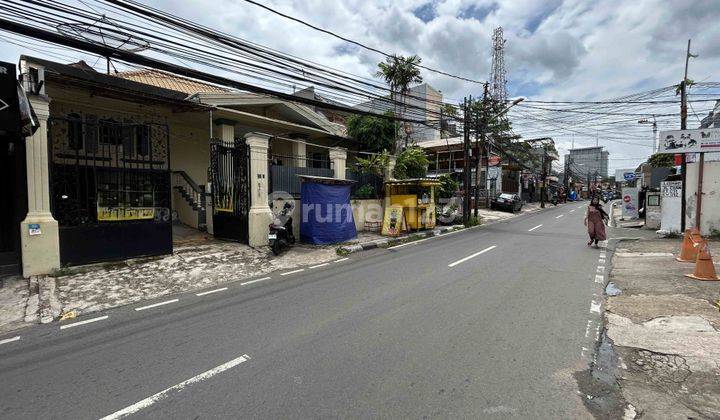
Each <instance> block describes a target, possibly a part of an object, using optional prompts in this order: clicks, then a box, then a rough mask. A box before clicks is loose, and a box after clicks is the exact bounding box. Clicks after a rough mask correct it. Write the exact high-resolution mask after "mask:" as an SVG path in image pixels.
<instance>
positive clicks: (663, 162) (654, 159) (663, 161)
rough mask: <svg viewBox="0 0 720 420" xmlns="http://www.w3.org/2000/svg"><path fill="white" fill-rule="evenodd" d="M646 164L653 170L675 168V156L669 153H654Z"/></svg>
mask: <svg viewBox="0 0 720 420" xmlns="http://www.w3.org/2000/svg"><path fill="white" fill-rule="evenodd" d="M647 162H648V163H649V164H650V166H652V167H653V168H672V167H673V166H675V156H674V155H672V154H669V153H655V154H654V155H652V156H650V159H648V160H647Z"/></svg>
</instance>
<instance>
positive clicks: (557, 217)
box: [555, 214, 565, 219]
mask: <svg viewBox="0 0 720 420" xmlns="http://www.w3.org/2000/svg"><path fill="white" fill-rule="evenodd" d="M563 216H565V215H564V214H561V215H559V216H555V218H556V219H559V218H561V217H563Z"/></svg>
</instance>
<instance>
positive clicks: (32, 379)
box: [0, 203, 604, 419]
mask: <svg viewBox="0 0 720 420" xmlns="http://www.w3.org/2000/svg"><path fill="white" fill-rule="evenodd" d="M579 207H581V204H579V203H571V204H567V205H562V206H558V207H557V208H550V209H548V210H546V211H544V212H539V213H535V214H529V215H523V216H520V217H517V218H514V219H511V220H509V221H506V222H502V223H497V224H494V225H490V226H483V227H480V228H477V229H471V230H466V231H461V232H458V233H454V234H450V235H447V236H442V237H438V238H433V239H430V240H426V241H424V242H421V243H417V244H413V245H407V246H403V247H399V248H395V249H388V250H384V249H379V250H375V251H373V252H368V253H364V254H358V255H354V256H352V257H350V258H349V259H341V260H339V261H337V262H333V263H330V264H327V265H324V266H321V267H315V268H309V267H308V268H306V269H305V270H304V271H301V272H296V273H290V274H287V273H274V274H273V275H271V278H270V279H267V280H262V281H257V282H254V283H250V284H241V283H237V282H236V283H231V284H229V285H228V286H227V287H228V288H227V290H217V291H215V292H214V293H208V294H205V295H202V296H197V295H196V294H194V293H190V294H184V295H178V296H171V297H165V298H163V299H160V300H158V301H156V302H149V303H148V302H144V303H142V304H138V305H136V306H128V307H123V308H117V309H114V310H110V311H106V312H102V313H98V314H90V315H88V316H87V317H83V318H80V319H77V320H73V321H69V322H63V323H53V324H48V325H43V326H37V327H33V328H29V329H26V330H23V331H21V335H20V336H21V339H19V340H17V341H12V342H5V343H4V344H0V418H3V419H15V418H28V419H30V418H51V417H52V418H77V419H85V418H87V419H93V418H102V417H104V416H111V417H110V418H119V417H121V416H123V415H126V414H129V415H131V416H135V417H136V418H335V417H351V418H357V417H362V418H370V417H383V418H388V417H392V418H398V417H410V418H425V417H427V418H477V417H503V418H504V417H513V416H516V417H533V418H538V417H540V418H547V417H554V418H557V417H573V418H577V417H583V416H588V413H587V411H586V410H585V408H584V406H583V404H582V400H581V396H580V395H579V393H578V391H577V385H576V383H575V380H574V378H573V373H574V372H576V371H578V370H583V369H585V368H586V367H587V363H588V358H589V357H591V354H590V353H591V352H592V350H587V349H592V347H593V342H594V339H595V333H596V331H597V328H598V327H599V323H598V316H599V308H598V307H597V306H596V303H597V301H596V300H597V299H598V297H597V294H598V293H600V291H601V288H602V285H601V284H599V283H598V282H596V279H597V278H596V276H597V275H598V273H600V274H599V275H600V279H599V280H597V281H601V280H602V276H603V275H604V274H603V269H602V267H600V268H598V265H599V263H603V260H602V259H601V260H599V258H600V257H601V255H603V254H604V251H603V250H598V249H592V248H588V247H587V246H586V245H585V241H586V238H585V235H584V227H583V225H582V215H583V211H584V207H583V208H579ZM282 274H286V275H282ZM174 299H178V300H177V301H174ZM594 301H595V302H594ZM164 302H168V303H166V304H163V305H159V306H155V307H149V308H144V307H146V306H148V305H149V304H152V303H164ZM137 309H142V310H137ZM105 316H107V318H103V317H105ZM84 321H93V322H88V323H84V324H82V322H84ZM78 322H81V324H78ZM63 327H64V328H63ZM61 328H62V329H61ZM8 338H12V337H7V336H5V337H0V343H1V342H3V341H2V340H7V339H8Z"/></svg>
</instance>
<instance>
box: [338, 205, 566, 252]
mask: <svg viewBox="0 0 720 420" xmlns="http://www.w3.org/2000/svg"><path fill="white" fill-rule="evenodd" d="M551 208H554V207H547V206H546V207H545V208H540V207H538V208H537V209H534V210H530V211H528V212H526V213H521V214H518V215H517V216H524V215H529V214H535V213H540V212H543V211H545V210H548V209H551ZM510 219H514V217H512V218H508V219H500V220H493V221H491V222H487V223H481V224H479V225H476V226H470V227H465V225H461V224H460V225H450V226H441V227H439V228H436V229H433V230H428V231H424V232H416V233H412V234H410V235H408V236H405V237H402V238H386V239H377V240H374V241H368V242H363V243H359V244H353V245H344V246H341V247H338V248H337V252H338V254H342V255H347V254H352V253H356V252H361V251H366V250H369V249H374V248H380V247H384V246H394V245H399V244H401V243H407V242H412V241H417V240H420V239H425V238H430V237H433V236H441V235H443V234H446V233H449V232H454V231H458V230H469V229H476V228H481V227H484V226H490V225H493V224H495V223H501V222H505V221H507V220H510Z"/></svg>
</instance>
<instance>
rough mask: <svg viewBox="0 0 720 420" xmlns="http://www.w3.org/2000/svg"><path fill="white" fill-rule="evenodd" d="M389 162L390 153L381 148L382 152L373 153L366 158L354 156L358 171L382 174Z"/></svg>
mask: <svg viewBox="0 0 720 420" xmlns="http://www.w3.org/2000/svg"><path fill="white" fill-rule="evenodd" d="M389 162H390V154H389V153H388V152H387V151H386V150H383V151H382V153H375V154H372V155H370V156H369V157H368V158H361V157H358V158H356V165H357V167H358V169H359V170H360V172H362V173H364V174H373V175H378V176H382V175H383V172H384V171H385V168H387V166H388V164H389Z"/></svg>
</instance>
